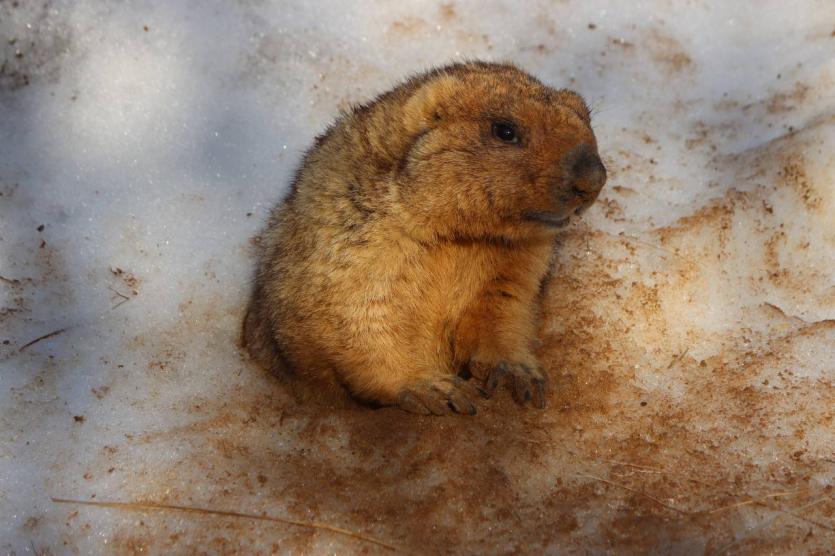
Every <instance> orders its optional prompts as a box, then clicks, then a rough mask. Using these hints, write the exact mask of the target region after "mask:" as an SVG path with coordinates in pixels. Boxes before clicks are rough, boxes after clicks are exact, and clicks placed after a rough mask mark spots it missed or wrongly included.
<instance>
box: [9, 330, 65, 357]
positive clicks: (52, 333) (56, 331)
mask: <svg viewBox="0 0 835 556" xmlns="http://www.w3.org/2000/svg"><path fill="white" fill-rule="evenodd" d="M66 331H67V329H66V328H59V329H58V330H55V331H53V332H50V333H49V334H44V335H43V336H39V337H37V338H35V339H34V340H32V341H31V342H29V343H28V344H24V345H22V346H21V347H20V349H18V350H17V351H18V353H20V352H22V351H23V350H25V349H26V348H28V347H29V346H33V345H35V344H37V343H38V342H40V341H41V340H46V339H47V338H52V337H53V336H57V335H58V334H63V333H64V332H66Z"/></svg>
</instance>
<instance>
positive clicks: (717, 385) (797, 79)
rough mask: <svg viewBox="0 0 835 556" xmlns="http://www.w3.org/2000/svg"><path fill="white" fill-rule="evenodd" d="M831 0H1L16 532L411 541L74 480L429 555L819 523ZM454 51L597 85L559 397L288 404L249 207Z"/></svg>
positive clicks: (559, 294) (778, 538)
mask: <svg viewBox="0 0 835 556" xmlns="http://www.w3.org/2000/svg"><path fill="white" fill-rule="evenodd" d="M833 22H835V5H833V4H832V3H831V2H825V1H812V0H808V1H796V2H778V1H776V0H769V1H763V2H757V3H756V4H749V3H741V2H725V3H719V2H716V3H710V2H703V1H692V2H667V1H665V0H650V1H644V2H634V3H630V4H629V7H628V8H626V5H625V4H624V5H620V4H616V3H605V2H580V1H576V0H565V1H561V2H546V1H540V0H535V1H531V2H526V3H524V4H520V3H516V2H510V1H507V0H490V1H487V2H484V1H480V2H476V1H475V0H472V1H464V0H458V1H455V2H447V3H438V2H429V1H417V0H415V1H407V2H397V3H391V2H379V1H376V0H363V1H362V2H356V3H352V5H351V8H350V9H347V8H346V7H345V4H344V3H343V2H336V1H329V0H322V1H319V2H305V1H292V2H272V3H271V2H263V1H253V0H239V1H237V2H227V1H220V0H217V1H203V2H196V1H194V2H189V1H186V2H150V1H146V2H135V3H129V4H125V3H111V2H104V1H102V2H96V1H93V0H81V1H76V2H72V1H69V0H66V1H47V2H43V1H36V0H32V1H27V2H19V3H18V2H9V1H6V2H2V3H0V68H2V69H0V145H2V148H1V149H0V276H2V278H0V516H2V517H3V518H4V519H2V520H0V550H2V551H4V552H10V553H15V554H26V553H33V552H37V553H38V554H44V553H47V551H50V552H51V553H91V552H92V553H102V552H113V553H131V552H140V551H149V552H153V553H166V552H204V551H205V552H210V553H223V552H235V551H239V552H244V553H253V552H259V551H260V552H261V553H270V552H276V551H278V552H295V553H299V552H300V553H308V552H316V553H319V552H344V551H352V552H354V551H359V550H369V551H371V552H375V553H376V552H381V553H387V552H388V551H387V549H385V548H383V547H381V546H380V545H376V544H373V543H369V542H367V541H363V540H358V539H356V538H352V537H350V536H346V535H343V534H340V533H336V532H333V531H326V530H321V529H320V530H313V529H310V528H306V527H299V526H293V525H288V524H282V523H278V522H270V521H259V520H254V519H250V518H243V517H230V516H222V515H217V514H206V513H193V512H192V513H184V512H181V511H175V510H172V509H168V510H153V511H152V510H147V509H146V510H138V509H135V508H134V509H128V508H105V507H95V506H81V505H78V504H74V503H70V504H65V503H56V502H53V501H52V498H58V499H72V500H80V501H103V502H150V503H157V504H168V505H176V506H191V507H199V508H204V509H212V510H221V511H230V512H239V513H245V514H253V515H260V514H267V515H269V516H273V517H277V518H284V519H291V520H301V521H306V522H317V523H324V524H328V525H329V526H333V527H340V528H344V529H350V530H351V531H355V532H357V533H362V534H364V535H368V536H373V537H375V538H377V539H379V540H381V541H383V542H385V543H387V544H390V545H393V546H395V547H397V549H399V550H401V551H412V552H439V551H440V552H444V551H449V552H454V553H470V552H476V553H496V552H514V551H520V552H529V553H540V552H542V551H550V552H554V551H557V550H565V551H569V552H580V551H584V550H586V549H587V550H590V551H592V552H607V551H617V552H624V551H625V552H647V551H649V552H673V553H675V552H687V553H693V552H696V553H698V552H711V553H713V552H723V551H726V550H729V551H731V552H742V553H757V552H764V551H767V552H780V553H808V552H814V551H819V552H826V551H828V550H831V547H832V546H833V543H835V536H834V535H833V533H832V530H833V529H832V528H833V527H835V497H834V496H833V490H832V488H833V482H835V449H833V446H835V423H833V418H835V389H833V378H835V368H833V365H832V360H833V351H835V350H834V349H833V346H835V288H834V287H833V284H835V166H834V165H833V164H834V163H833V155H832V153H833V152H835V82H834V81H835V23H833ZM466 58H484V59H493V60H512V61H514V62H516V63H518V64H520V65H521V66H522V67H524V68H526V69H528V70H529V71H531V72H532V73H534V74H535V75H537V76H539V77H540V78H541V79H543V80H544V81H546V82H548V83H551V84H553V85H555V86H560V87H562V86H566V87H571V88H574V89H576V90H578V91H579V92H581V93H582V94H583V95H584V96H585V97H586V98H587V99H588V100H589V102H590V104H591V105H592V106H593V107H594V127H595V131H596V134H597V137H598V140H599V144H600V149H601V153H602V154H603V156H604V159H605V161H606V164H607V167H608V169H609V176H610V179H609V182H608V184H607V186H606V188H605V190H604V192H603V194H602V195H601V199H600V200H599V201H598V203H597V204H596V205H595V206H594V207H593V208H592V209H591V210H590V211H589V212H588V213H587V215H586V216H585V217H584V220H583V222H581V223H579V224H576V225H573V227H572V228H570V229H568V230H566V231H565V232H564V233H563V234H562V235H561V238H560V245H559V255H558V260H557V267H556V272H555V277H554V279H553V281H552V282H551V283H550V284H549V287H548V288H547V290H546V295H545V301H544V303H545V310H546V313H545V314H546V318H545V322H544V323H543V328H542V332H541V335H540V337H541V340H542V343H543V346H542V348H541V350H540V355H541V357H542V358H543V361H544V362H545V366H546V368H547V370H548V372H549V374H550V375H551V377H552V379H553V382H554V387H555V392H554V393H553V395H552V396H551V399H550V405H549V408H548V409H547V410H545V411H543V412H535V411H533V410H525V409H520V408H518V407H516V406H514V405H513V403H512V402H511V401H510V399H509V397H508V396H504V397H499V398H498V399H496V400H493V401H490V402H488V403H485V404H482V406H481V408H480V412H479V415H478V416H477V417H475V418H473V419H467V418H461V417H458V418H438V419H429V418H418V417H414V416H408V415H405V414H402V413H400V412H398V411H396V410H379V411H371V410H345V411H340V412H334V413H331V414H329V415H322V414H321V412H317V411H316V410H315V409H312V408H306V407H298V406H296V405H295V404H293V403H292V402H291V401H290V400H289V398H288V397H287V395H286V394H285V393H284V391H283V390H282V389H281V387H280V385H278V384H276V382H275V380H273V379H272V378H271V377H269V376H266V375H264V373H262V372H261V371H259V370H258V369H257V368H254V367H252V366H251V365H250V364H249V363H248V362H246V361H245V360H243V359H242V358H241V356H240V354H239V353H238V350H237V348H236V339H237V333H238V327H239V323H240V318H241V316H242V309H243V304H244V302H245V299H246V295H247V292H248V283H249V278H250V274H251V270H252V265H253V249H252V247H251V243H250V238H252V237H253V236H254V235H255V234H256V233H257V232H258V230H259V228H260V226H261V225H262V223H263V221H264V218H265V216H266V214H267V211H268V209H269V207H270V206H271V205H272V204H273V203H274V202H276V201H277V200H278V199H280V198H281V195H282V194H283V192H284V191H286V188H287V186H288V181H289V179H290V176H291V175H292V173H293V171H294V169H295V166H296V164H297V163H298V161H299V158H300V156H301V154H302V153H303V152H304V150H305V149H306V148H307V146H308V145H310V143H311V142H312V140H313V138H314V137H315V135H316V134H317V133H319V132H320V131H322V130H323V129H324V127H325V126H326V125H327V124H328V122H330V121H331V120H332V119H333V118H334V117H335V116H336V115H337V114H338V111H339V110H340V109H344V108H346V107H348V106H349V105H350V104H351V103H353V102H357V101H362V100H365V99H368V98H370V97H372V96H373V95H375V94H376V93H379V92H381V91H384V90H386V89H387V88H389V87H390V86H392V85H393V84H394V83H396V82H397V81H399V80H400V79H402V78H403V77H405V76H407V75H409V74H411V73H413V72H416V71H420V70H423V69H426V68H428V67H430V66H433V65H438V64H441V63H445V62H449V61H453V60H458V59H466ZM40 226H43V229H39V228H40ZM57 331H60V332H58V333H57V334H55V335H53V336H51V337H48V338H44V339H43V340H41V341H38V342H36V343H34V344H32V345H29V346H27V345H26V344H28V343H29V342H31V341H32V340H35V339H37V338H39V337H41V336H44V335H46V334H49V333H52V332H57ZM711 512H712V513H711Z"/></svg>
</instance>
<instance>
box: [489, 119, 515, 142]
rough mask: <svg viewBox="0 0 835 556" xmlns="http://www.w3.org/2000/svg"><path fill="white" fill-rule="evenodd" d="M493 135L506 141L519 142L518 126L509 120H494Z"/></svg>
mask: <svg viewBox="0 0 835 556" xmlns="http://www.w3.org/2000/svg"><path fill="white" fill-rule="evenodd" d="M493 136H494V137H495V138H496V139H499V140H501V141H504V142H505V143H518V142H519V135H518V134H517V133H516V126H515V125H513V124H511V123H508V122H493Z"/></svg>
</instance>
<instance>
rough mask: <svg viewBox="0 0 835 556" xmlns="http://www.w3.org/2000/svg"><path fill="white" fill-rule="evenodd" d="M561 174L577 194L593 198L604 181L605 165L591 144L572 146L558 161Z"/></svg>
mask: <svg viewBox="0 0 835 556" xmlns="http://www.w3.org/2000/svg"><path fill="white" fill-rule="evenodd" d="M560 165H561V166H562V170H563V176H565V178H566V179H568V180H569V183H571V186H572V190H573V191H574V192H575V193H576V194H577V195H579V196H581V197H584V198H590V199H594V198H595V197H596V196H597V194H598V193H599V192H600V189H601V188H602V187H603V184H605V183H606V167H605V166H603V161H602V160H600V156H598V154H597V151H596V150H595V149H594V147H592V146H591V145H579V146H577V147H574V148H573V149H571V150H570V151H568V153H567V154H566V155H565V156H564V157H563V159H562V160H561V161H560Z"/></svg>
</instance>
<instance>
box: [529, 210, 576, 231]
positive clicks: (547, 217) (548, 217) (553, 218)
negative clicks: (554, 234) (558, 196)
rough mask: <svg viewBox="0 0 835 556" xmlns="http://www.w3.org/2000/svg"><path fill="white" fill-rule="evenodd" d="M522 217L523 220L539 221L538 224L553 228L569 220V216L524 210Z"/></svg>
mask: <svg viewBox="0 0 835 556" xmlns="http://www.w3.org/2000/svg"><path fill="white" fill-rule="evenodd" d="M523 218H524V219H525V220H529V221H532V222H539V223H540V224H545V225H548V226H553V227H555V228H562V227H563V226H565V225H566V224H568V221H569V220H571V217H570V216H557V215H556V214H551V213H549V212H526V213H525V214H524V215H523Z"/></svg>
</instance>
